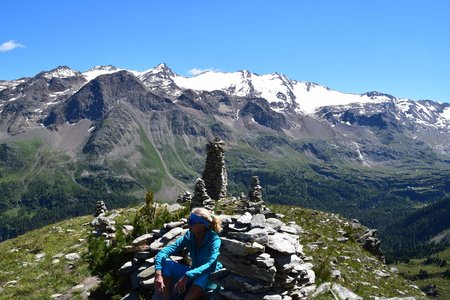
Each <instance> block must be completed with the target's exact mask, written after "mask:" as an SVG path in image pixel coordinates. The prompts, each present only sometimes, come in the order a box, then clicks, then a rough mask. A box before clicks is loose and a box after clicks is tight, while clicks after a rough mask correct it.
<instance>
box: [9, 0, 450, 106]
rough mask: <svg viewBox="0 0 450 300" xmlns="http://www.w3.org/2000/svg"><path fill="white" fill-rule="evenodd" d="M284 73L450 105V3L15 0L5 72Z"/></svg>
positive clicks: (381, 0)
mask: <svg viewBox="0 0 450 300" xmlns="http://www.w3.org/2000/svg"><path fill="white" fill-rule="evenodd" d="M162 62H165V63H167V64H168V66H169V67H171V68H172V70H174V71H175V72H176V73H178V74H180V75H185V76H187V75H188V74H189V70H194V69H200V70H205V69H213V70H219V71H224V72H233V71H237V70H242V69H247V70H250V71H252V72H254V73H258V74H265V73H272V72H278V73H283V74H286V75H287V76H288V77H289V78H291V79H296V80H301V81H313V82H316V83H319V84H321V85H325V86H328V87H330V88H332V89H335V90H339V91H342V92H351V93H363V92H367V91H372V90H376V91H379V92H385V93H389V94H392V95H394V96H397V97H405V98H410V99H416V100H417V99H432V100H436V101H440V102H450V1H447V0H436V1H435V0H428V1H425V0H423V1H416V0H408V1H405V0H395V1H394V0H379V1H378V0H370V1H369V0H340V1H336V0H333V1H331V0H329V1H325V0H314V1H311V0H309V1H303V0H280V1H275V0H273V1H266V0H252V1H251V0H235V1H225V0H222V1H216V0H208V1H207V0H204V1H189V0H171V1H151V0H146V1H144V0H142V1H141V0H128V1H125V0H122V1H116V0H108V1H106V0H76V1H61V0H59V1H47V0H41V1H34V0H28V1H24V0H14V1H12V0H9V1H8V0H5V1H1V3H0V80H10V79H16V78H19V77H23V76H34V75H35V74H37V73H38V72H40V71H42V70H49V69H52V68H55V67H57V66H59V65H67V66H69V67H71V68H73V69H76V70H79V71H85V70H88V69H90V68H92V67H94V66H97V65H109V64H111V65H115V66H118V67H121V68H126V69H133V70H138V71H143V70H146V69H149V68H151V67H153V66H155V65H157V64H159V63H162Z"/></svg>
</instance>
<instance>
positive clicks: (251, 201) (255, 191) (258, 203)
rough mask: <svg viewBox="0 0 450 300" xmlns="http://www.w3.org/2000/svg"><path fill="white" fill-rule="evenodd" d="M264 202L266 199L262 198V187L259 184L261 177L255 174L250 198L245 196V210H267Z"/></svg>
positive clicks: (249, 194)
mask: <svg viewBox="0 0 450 300" xmlns="http://www.w3.org/2000/svg"><path fill="white" fill-rule="evenodd" d="M263 204H264V200H263V199H262V188H261V185H260V184H259V177H258V176H253V177H252V184H251V187H250V191H249V192H248V198H244V202H243V206H244V211H248V212H250V213H260V212H262V210H265V207H264V206H263Z"/></svg>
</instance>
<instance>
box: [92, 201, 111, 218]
mask: <svg viewBox="0 0 450 300" xmlns="http://www.w3.org/2000/svg"><path fill="white" fill-rule="evenodd" d="M107 211H108V209H107V208H106V204H105V202H103V201H101V200H100V201H97V204H95V212H94V217H98V216H100V215H101V214H104V213H106V212H107Z"/></svg>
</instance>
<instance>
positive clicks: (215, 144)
mask: <svg viewBox="0 0 450 300" xmlns="http://www.w3.org/2000/svg"><path fill="white" fill-rule="evenodd" d="M224 145H225V143H224V141H222V140H221V139H220V138H219V137H215V138H214V140H212V141H210V142H209V143H208V144H206V152H207V156H206V163H205V170H204V171H203V174H202V179H203V180H204V181H205V187H206V190H207V191H208V195H209V196H210V197H211V198H212V199H214V200H219V199H221V198H224V197H225V196H226V195H227V185H228V179H227V170H226V168H225V160H224V152H225V150H224Z"/></svg>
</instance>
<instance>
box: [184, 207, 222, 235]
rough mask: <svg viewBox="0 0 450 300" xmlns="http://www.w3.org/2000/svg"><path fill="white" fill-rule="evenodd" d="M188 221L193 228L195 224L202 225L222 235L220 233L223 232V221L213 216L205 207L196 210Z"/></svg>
mask: <svg viewBox="0 0 450 300" xmlns="http://www.w3.org/2000/svg"><path fill="white" fill-rule="evenodd" d="M188 221H189V225H191V226H192V225H194V224H195V223H200V224H203V225H205V227H206V228H210V229H211V230H213V231H215V232H216V233H220V231H222V221H221V220H220V219H219V218H217V217H216V216H213V215H212V214H211V212H210V211H209V210H207V209H206V208H203V207H196V208H194V209H193V210H192V212H191V216H190V217H189V220H188Z"/></svg>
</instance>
